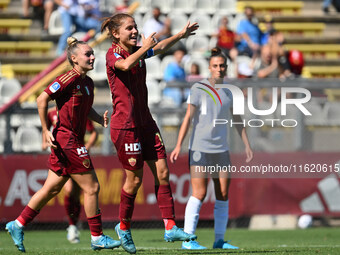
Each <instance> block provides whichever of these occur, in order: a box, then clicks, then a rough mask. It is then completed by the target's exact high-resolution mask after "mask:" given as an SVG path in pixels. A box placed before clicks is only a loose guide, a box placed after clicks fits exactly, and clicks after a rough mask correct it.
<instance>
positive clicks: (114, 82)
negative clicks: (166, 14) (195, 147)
mask: <svg viewBox="0 0 340 255" xmlns="http://www.w3.org/2000/svg"><path fill="white" fill-rule="evenodd" d="M197 28H198V25H197V23H194V24H190V22H188V24H187V25H186V26H185V27H184V28H183V29H182V31H180V32H179V33H178V34H176V35H174V36H172V37H170V38H167V39H164V40H162V41H161V42H159V43H157V41H156V40H155V39H154V37H153V35H155V33H153V34H151V35H150V36H149V37H147V38H145V37H144V36H143V35H142V43H143V45H142V46H141V47H138V46H137V38H138V29H137V25H136V23H135V20H134V19H133V17H132V16H130V15H128V14H122V13H120V14H116V15H114V16H112V17H110V18H107V19H106V20H105V21H104V22H103V24H102V32H103V31H105V30H107V31H108V32H109V35H110V36H111V38H112V40H113V43H112V47H111V48H110V49H109V50H108V52H107V54H106V68H107V76H108V80H109V84H110V88H111V93H112V102H113V114H112V121H111V139H112V141H113V143H114V145H115V147H116V149H117V154H118V157H119V160H120V162H121V163H122V165H123V167H124V169H125V173H126V179H125V183H124V185H123V188H122V191H121V202H120V209H119V218H120V223H119V224H117V226H116V228H115V229H116V232H117V234H118V236H119V239H120V240H121V244H122V247H123V248H124V249H125V250H126V251H127V252H129V253H136V247H135V245H134V243H133V240H132V236H131V232H130V221H131V218H132V214H133V208H134V201H135V198H136V193H137V191H138V189H139V187H140V185H141V183H142V178H143V165H144V161H146V163H147V164H148V165H149V167H150V169H151V171H152V174H153V176H154V179H155V194H156V198H157V201H158V206H159V209H160V211H161V214H162V218H163V220H164V224H165V234H164V239H165V240H166V241H179V240H181V241H184V240H194V239H196V236H195V235H189V234H187V233H185V232H183V230H181V229H179V228H178V227H177V226H176V224H175V221H174V203H173V198H172V193H171V189H170V184H169V169H168V166H167V162H166V153H165V147H164V144H163V141H162V138H161V135H160V132H159V129H158V127H157V125H156V123H155V121H154V120H153V119H152V116H151V114H150V111H149V108H148V105H147V96H148V95H147V87H146V68H145V61H144V59H145V58H148V57H151V56H153V55H157V54H161V53H164V52H165V51H166V50H167V49H168V48H170V47H171V46H172V45H173V44H175V43H176V42H178V41H179V40H180V39H182V38H186V37H188V36H190V35H193V34H194V31H195V30H196V29H197Z"/></svg>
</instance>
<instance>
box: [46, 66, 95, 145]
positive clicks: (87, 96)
mask: <svg viewBox="0 0 340 255" xmlns="http://www.w3.org/2000/svg"><path fill="white" fill-rule="evenodd" d="M93 89H94V84H93V81H92V79H91V78H90V77H88V76H85V77H82V76H81V75H80V73H79V72H78V71H77V70H75V69H72V70H71V71H69V72H67V73H66V74H63V75H60V76H58V77H57V78H56V79H55V80H54V81H53V82H52V83H51V84H50V85H49V86H48V87H47V88H46V89H45V92H46V93H47V94H48V95H49V96H50V97H51V98H52V99H54V100H56V104H57V109H58V122H57V124H56V127H55V128H54V130H53V135H54V137H55V139H56V141H57V142H58V143H59V144H60V146H61V147H62V148H64V149H71V148H78V147H79V146H82V145H83V143H84V135H85V130H86V122H87V116H88V114H89V112H90V109H91V107H92V104H93Z"/></svg>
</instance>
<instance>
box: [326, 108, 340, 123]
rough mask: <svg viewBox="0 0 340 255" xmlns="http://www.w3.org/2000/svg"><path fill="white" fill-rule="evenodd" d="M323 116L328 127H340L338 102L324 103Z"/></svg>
mask: <svg viewBox="0 0 340 255" xmlns="http://www.w3.org/2000/svg"><path fill="white" fill-rule="evenodd" d="M324 109H325V114H326V117H327V120H326V123H327V124H328V125H332V126H333V125H336V126H337V125H340V102H326V103H325V106H324Z"/></svg>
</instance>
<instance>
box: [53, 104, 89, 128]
mask: <svg viewBox="0 0 340 255" xmlns="http://www.w3.org/2000/svg"><path fill="white" fill-rule="evenodd" d="M57 122H58V111H57V109H51V110H49V111H48V112H47V127H48V128H49V129H50V128H51V127H53V128H55V127H56V126H57ZM93 130H94V125H93V122H92V121H91V120H89V119H87V122H86V131H88V132H90V133H91V132H93Z"/></svg>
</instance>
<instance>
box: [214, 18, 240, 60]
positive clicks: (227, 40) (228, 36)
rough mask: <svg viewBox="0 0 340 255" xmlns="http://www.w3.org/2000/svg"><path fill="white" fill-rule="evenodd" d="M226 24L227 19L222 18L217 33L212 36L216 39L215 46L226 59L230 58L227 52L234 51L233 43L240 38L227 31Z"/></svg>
mask: <svg viewBox="0 0 340 255" xmlns="http://www.w3.org/2000/svg"><path fill="white" fill-rule="evenodd" d="M228 23H229V20H228V18H227V17H226V16H224V17H223V18H222V19H221V22H220V26H219V29H218V32H217V33H216V34H213V35H212V36H214V37H217V44H216V46H217V47H219V48H220V49H221V50H222V51H223V53H224V54H225V55H226V56H227V57H228V58H230V56H229V52H230V51H231V49H235V42H238V41H239V40H240V36H239V35H237V34H236V33H235V32H234V31H232V30H230V29H229V27H228ZM235 50H236V49H235Z"/></svg>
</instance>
